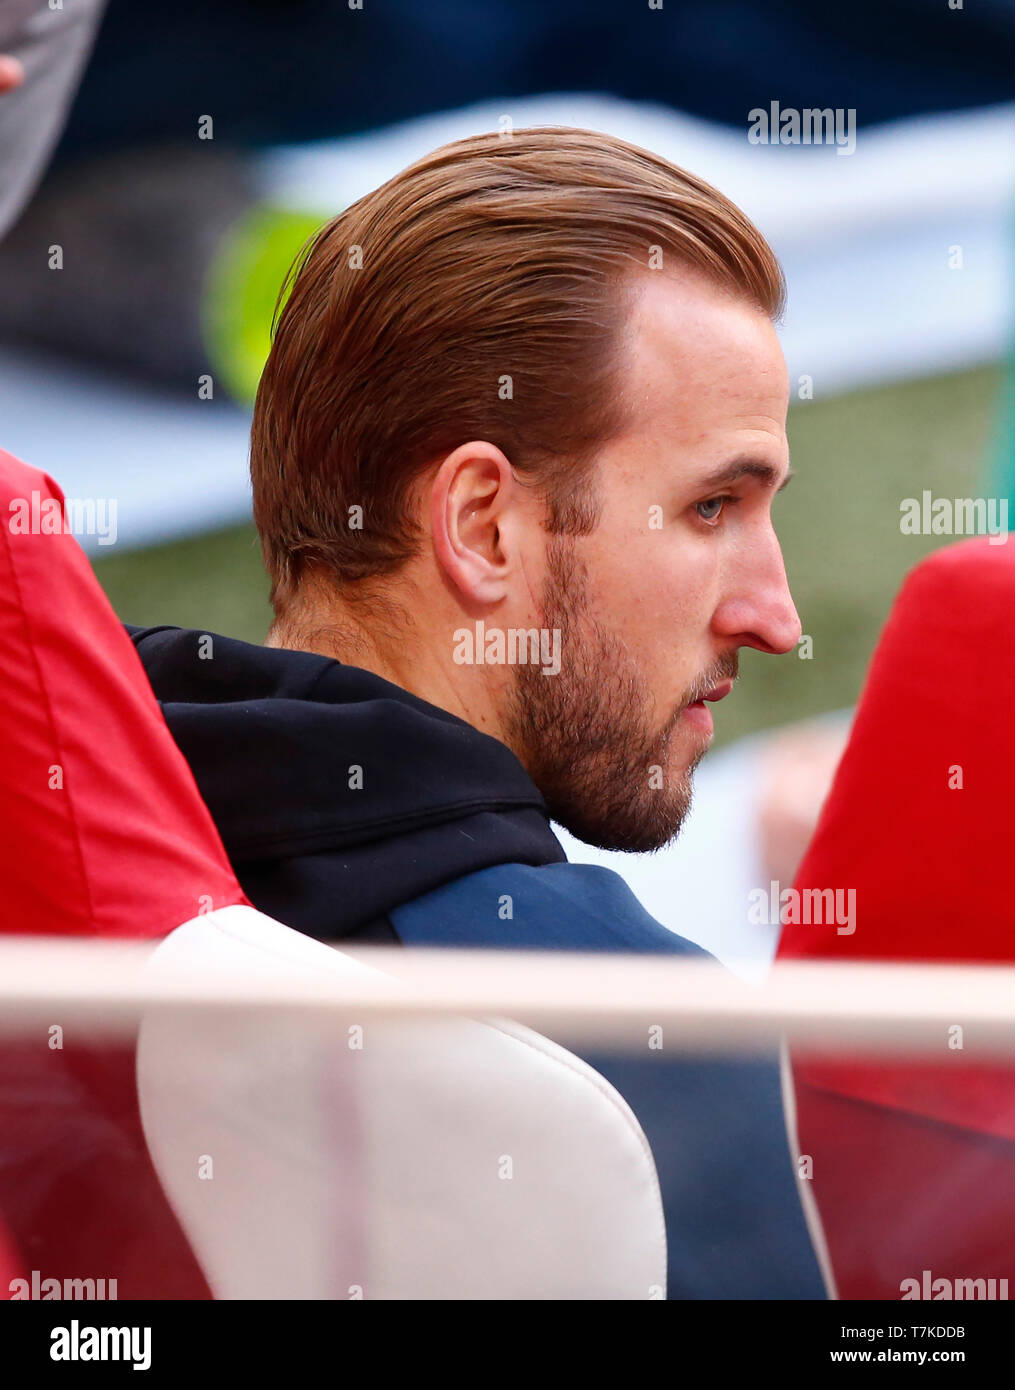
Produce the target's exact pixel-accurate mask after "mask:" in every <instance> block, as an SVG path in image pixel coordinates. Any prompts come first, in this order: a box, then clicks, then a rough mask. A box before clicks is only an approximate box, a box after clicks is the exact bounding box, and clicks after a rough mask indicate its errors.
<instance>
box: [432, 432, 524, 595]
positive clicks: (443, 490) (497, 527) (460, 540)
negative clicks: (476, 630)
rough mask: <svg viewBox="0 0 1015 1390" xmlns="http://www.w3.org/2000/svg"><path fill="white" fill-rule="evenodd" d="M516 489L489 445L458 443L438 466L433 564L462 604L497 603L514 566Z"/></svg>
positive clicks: (508, 468) (500, 456) (503, 460)
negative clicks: (442, 573)
mask: <svg viewBox="0 0 1015 1390" xmlns="http://www.w3.org/2000/svg"><path fill="white" fill-rule="evenodd" d="M520 500H521V499H520V490H519V486H518V482H517V480H516V478H515V476H514V473H513V471H512V469H511V465H510V463H508V461H507V459H506V457H505V456H504V454H503V453H502V452H501V451H500V449H498V448H497V446H496V445H495V444H490V443H488V442H486V441H473V442H472V443H470V444H462V445H460V446H459V447H458V448H457V449H455V450H454V452H453V453H450V454H448V456H447V458H446V459H445V460H444V462H443V463H442V464H441V465H440V467H439V468H438V470H437V473H436V476H435V477H434V481H433V486H432V488H431V492H430V530H431V535H432V536H433V544H434V551H435V553H436V556H437V562H438V564H439V565H440V567H441V569H442V570H443V571H444V574H445V575H446V576H447V579H448V580H449V582H450V583H451V584H452V585H453V586H454V588H455V589H456V590H457V591H458V593H459V594H460V595H461V597H462V598H464V599H465V600H466V601H467V602H470V603H474V604H479V605H484V606H485V605H487V604H492V603H498V602H500V600H501V599H503V598H504V597H505V596H506V595H507V592H508V581H509V577H510V574H511V571H512V569H513V568H514V567H515V565H516V564H517V559H518V557H517V554H516V553H515V545H516V542H517V540H518V535H517V528H518V526H519V524H520V522H521V517H520V515H519V503H520Z"/></svg>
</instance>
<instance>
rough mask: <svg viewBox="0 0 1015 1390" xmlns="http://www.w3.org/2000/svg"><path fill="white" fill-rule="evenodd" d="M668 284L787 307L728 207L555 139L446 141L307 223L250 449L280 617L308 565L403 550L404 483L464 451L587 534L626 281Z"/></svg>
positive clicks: (399, 557)
mask: <svg viewBox="0 0 1015 1390" xmlns="http://www.w3.org/2000/svg"><path fill="white" fill-rule="evenodd" d="M682 267H693V268H694V269H696V270H697V271H698V272H699V273H702V274H704V275H705V276H707V277H708V278H709V279H710V280H711V281H712V282H713V283H715V284H716V286H717V287H720V288H722V289H724V290H725V291H727V292H728V293H730V294H731V295H733V296H735V297H736V298H738V299H741V300H745V301H747V302H749V303H750V304H752V305H754V306H755V307H756V308H758V309H759V310H761V311H763V312H764V313H766V314H767V315H768V316H769V317H771V318H773V319H776V318H778V317H779V315H780V313H781V311H782V307H783V302H784V296H785V286H784V282H783V277H782V272H781V270H780V268H779V264H778V262H777V261H776V259H775V256H774V255H773V253H772V251H771V249H770V247H769V246H768V244H767V242H766V241H765V240H764V238H763V237H762V236H761V234H760V232H759V231H758V230H757V228H755V227H754V226H753V225H752V223H751V222H749V221H748V219H747V218H746V217H745V216H744V214H743V213H742V212H741V211H740V210H739V208H737V207H735V206H734V205H733V204H732V203H731V202H730V201H729V200H728V199H727V198H724V197H723V195H722V194H721V193H718V192H717V191H716V190H715V189H714V188H712V187H710V186H709V185H708V184H707V183H705V182H703V181H702V180H701V179H699V178H697V177H695V176H694V175H693V174H689V173H686V172H685V171H684V170H682V169H678V168H677V167H676V166H675V165H673V164H670V163H669V162H668V161H667V160H665V159H662V158H661V157H660V156H658V155H654V154H651V153H650V152H649V151H647V150H643V149H639V148H638V147H637V146H636V145H630V144H628V143H627V142H626V141H624V140H618V139H616V138H615V137H613V136H610V135H604V134H600V133H598V132H594V131H588V130H574V129H569V128H567V127H553V126H540V127H534V128H532V129H528V130H517V131H514V132H513V133H511V134H507V135H501V134H490V135H478V136H473V137H472V138H470V139H467V140H458V141H455V142H454V143H453V144H450V145H444V146H443V147H442V148H441V149H438V150H435V151H434V152H433V153H432V154H429V155H427V156H426V157H425V158H423V159H420V160H418V161H417V162H416V163H415V164H411V165H410V166H409V167H408V168H407V169H404V170H403V171H402V172H401V173H400V174H397V175H396V176H395V177H394V178H393V179H390V180H389V181H388V182H387V183H385V184H382V186H381V187H380V188H378V189H376V190H375V191H374V192H372V193H369V194H367V195H366V197H364V198H361V199H360V200H359V201H358V202H357V203H354V204H353V205H352V207H350V208H348V209H346V211H345V212H343V213H342V214H341V215H340V216H338V217H336V218H334V219H333V220H332V221H331V222H329V223H327V224H326V225H325V226H324V227H322V228H321V230H320V231H319V232H318V233H317V235H316V236H315V237H314V238H313V239H312V240H311V242H310V243H309V247H308V248H305V250H304V253H302V255H301V257H300V258H298V259H297V262H296V264H295V265H294V266H293V269H292V271H291V272H290V277H289V279H288V280H287V286H288V285H289V284H290V283H291V287H292V288H291V293H290V295H289V298H288V301H287V303H286V305H285V308H284V310H283V311H282V313H281V315H280V317H279V319H278V323H277V326H276V331H275V336H274V342H273V346H272V350H271V353H270V355H269V358H268V362H267V365H266V366H265V369H264V374H263V376H262V378H261V383H260V387H259V389H258V392H257V402H256V405H255V408H254V422H253V429H252V433H251V465H250V466H251V477H252V482H253V492H254V520H255V523H256V525H257V528H258V531H259V533H260V537H261V546H262V551H263V555H264V561H265V565H266V567H267V569H268V572H269V574H270V576H271V580H272V592H271V599H272V603H273V605H274V606H275V610H276V614H277V615H281V614H282V613H284V612H285V611H286V610H287V608H288V607H289V603H290V601H291V599H292V597H293V595H294V593H295V592H296V590H297V588H298V586H299V584H300V581H301V579H302V577H303V575H304V574H305V573H306V572H307V570H308V568H313V569H315V570H320V571H321V572H322V573H323V574H324V575H325V576H327V577H328V579H329V580H330V582H331V583H333V584H337V585H340V586H341V585H353V584H355V583H356V582H357V581H361V580H366V579H370V578H372V577H379V576H382V575H385V574H388V573H391V572H392V571H394V570H396V569H397V568H399V567H400V566H401V565H402V564H403V563H404V562H405V561H406V560H408V559H410V558H411V557H412V556H413V555H415V554H416V553H418V549H419V544H420V540H421V534H422V533H421V530H420V528H419V525H418V522H417V520H416V517H415V514H414V504H413V500H412V484H413V483H414V482H415V481H416V480H417V479H418V478H419V477H420V476H421V474H423V473H424V472H425V470H426V469H427V467H428V465H430V464H433V463H435V462H437V461H438V460H440V459H441V458H443V457H445V456H446V455H447V454H448V453H450V452H451V451H452V450H453V449H455V448H457V447H458V446H459V445H460V444H464V443H466V442H468V441H469V440H473V439H477V440H478V439H483V440H488V441H489V442H490V443H492V444H495V445H497V446H498V448H500V449H501V450H502V451H503V452H504V454H505V455H506V457H507V458H508V459H509V461H510V462H511V464H512V466H513V467H514V468H515V469H516V470H517V471H518V472H519V475H520V476H523V477H527V478H529V479H530V480H531V481H532V482H533V483H534V484H535V485H536V486H537V487H538V488H539V489H540V490H541V492H542V494H543V496H544V497H545V498H546V502H547V507H548V514H547V529H548V530H549V531H551V532H556V533H572V534H578V533H583V532H588V531H589V530H591V529H592V528H593V527H594V525H595V524H596V520H597V507H596V503H595V497H594V490H593V489H592V488H591V487H590V486H589V483H588V477H589V472H590V470H591V467H592V464H593V463H594V459H595V455H596V453H597V452H598V451H599V450H600V449H601V448H602V447H603V445H604V444H605V443H606V442H607V441H608V440H609V439H611V438H613V437H615V436H616V435H617V434H618V433H619V432H620V430H621V429H622V427H623V425H624V423H625V409H624V402H623V395H622V391H621V373H622V367H623V353H622V340H623V339H622V335H623V328H624V323H625V317H626V309H627V305H628V302H629V301H628V298H627V296H626V294H625V293H624V286H625V285H626V284H628V283H631V284H633V283H634V278H635V277H634V274H633V273H634V272H637V271H641V272H643V273H648V272H650V271H651V270H653V269H660V268H661V269H663V270H665V271H667V272H669V273H679V271H680V269H681V268H682ZM354 507H361V508H362V509H363V512H362V524H361V526H359V525H356V524H351V522H356V521H359V517H358V515H357V514H356V513H353V512H351V510H350V509H351V508H354Z"/></svg>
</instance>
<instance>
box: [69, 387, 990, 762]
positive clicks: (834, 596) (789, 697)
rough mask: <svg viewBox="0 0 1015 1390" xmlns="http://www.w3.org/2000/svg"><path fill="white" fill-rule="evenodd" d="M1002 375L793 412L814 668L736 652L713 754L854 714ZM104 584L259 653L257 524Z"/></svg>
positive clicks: (265, 613)
mask: <svg viewBox="0 0 1015 1390" xmlns="http://www.w3.org/2000/svg"><path fill="white" fill-rule="evenodd" d="M1001 380H1002V370H1001V368H1000V367H997V368H994V367H984V368H980V369H978V370H975V371H968V372H961V373H956V374H954V375H949V376H945V377H936V378H929V379H924V380H920V381H912V382H907V383H903V384H901V385H893V386H890V387H884V388H879V389H875V390H865V391H860V392H855V393H852V394H850V395H845V396H837V397H834V398H832V399H830V400H824V401H823V400H821V399H817V400H814V401H808V402H806V403H801V404H797V405H795V406H794V407H793V408H792V409H791V411H790V422H789V439H790V448H791V452H792V459H793V470H794V472H795V474H796V477H795V478H794V480H793V482H792V483H791V485H790V486H789V487H788V488H787V489H786V491H785V492H784V493H782V494H781V495H780V496H779V498H778V499H777V500H776V503H775V512H774V515H775V521H776V528H777V530H778V532H779V535H780V537H781V539H782V544H783V553H784V555H785V558H786V569H787V572H788V574H789V579H790V585H791V587H792V589H793V593H794V597H795V598H796V603H797V608H798V610H799V613H800V618H801V622H802V623H803V630H804V632H805V633H806V634H807V635H809V636H810V637H811V638H812V640H813V656H812V658H811V659H810V660H802V659H800V658H799V657H798V656H797V655H795V654H791V655H789V656H785V657H771V656H764V655H762V654H761V653H759V652H752V651H746V652H744V653H743V654H742V661H741V676H742V679H741V682H740V686H739V689H738V692H737V697H736V698H735V699H733V700H730V701H728V702H727V703H725V704H723V705H721V706H719V707H718V708H717V711H716V744H717V745H719V744H720V743H724V742H727V741H728V740H730V739H732V738H736V737H739V736H740V735H742V734H747V733H751V732H754V731H755V730H758V729H764V728H769V727H772V726H774V725H777V724H781V723H784V722H786V721H788V720H791V719H797V718H802V717H805V716H808V715H814V714H820V713H823V712H824V711H826V710H830V709H837V708H840V707H842V706H845V705H849V704H852V703H853V701H854V700H855V699H856V697H857V695H858V693H859V691H860V688H861V685H862V683H863V678H864V674H865V672H866V668H867V663H868V660H869V658H870V654H871V651H872V649H873V647H874V644H875V642H876V641H877V637H878V633H879V632H880V629H881V626H882V624H883V623H884V620H885V618H886V617H887V615H888V610H889V608H890V607H891V603H892V600H893V598H894V596H895V594H896V592H897V590H898V588H899V585H900V583H901V581H902V579H903V576H904V575H905V574H906V572H907V571H908V570H910V569H911V568H912V567H913V565H915V564H916V563H917V562H918V561H919V560H920V559H921V558H922V557H923V556H924V555H926V554H928V553H929V552H930V551H931V550H933V549H936V548H937V547H939V546H941V545H944V544H949V543H950V539H951V538H950V537H945V536H904V535H902V533H901V532H900V530H899V515H900V513H899V503H900V502H901V500H902V499H903V498H904V497H919V496H920V494H921V492H922V491H923V490H924V488H929V489H930V490H931V492H933V493H934V495H935V496H947V497H975V496H983V495H984V489H985V488H986V486H987V483H986V477H987V460H988V456H989V454H990V451H991V436H992V432H993V430H994V426H995V421H996V419H997V413H998V403H999V395H1000V389H1001ZM96 573H97V574H98V577H99V580H100V582H101V584H102V586H103V588H104V589H105V591H106V593H107V595H108V596H109V599H110V601H111V602H112V604H113V607H114V608H115V609H116V612H117V613H118V614H119V616H120V617H121V618H122V619H123V621H124V622H130V623H140V624H142V625H146V626H147V625H153V624H158V623H171V624H174V625H176V626H179V627H193V628H199V629H201V630H202V631H205V632H215V633H224V634H226V635H228V636H231V637H240V638H243V639H244V640H245V641H248V642H261V641H263V640H264V637H265V635H266V633H267V630H268V625H269V621H270V616H271V613H270V609H269V607H268V602H267V593H268V581H267V579H266V577H265V575H264V572H263V570H262V568H261V560H260V550H259V548H258V544H257V536H256V534H255V532H254V529H253V527H252V526H238V527H232V528H230V529H228V530H225V531H219V532H215V533H212V534H209V535H204V536H198V537H195V538H193V539H189V540H186V541H182V542H177V543H175V544H172V545H163V546H157V547H154V548H152V549H149V550H144V551H133V552H127V553H125V554H120V555H116V554H114V555H110V556H104V557H102V558H100V559H99V560H98V561H97V562H96Z"/></svg>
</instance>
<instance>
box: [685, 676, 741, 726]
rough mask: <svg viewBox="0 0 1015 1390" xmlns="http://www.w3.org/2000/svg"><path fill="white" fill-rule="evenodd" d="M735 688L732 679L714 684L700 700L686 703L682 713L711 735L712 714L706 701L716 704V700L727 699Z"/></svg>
mask: <svg viewBox="0 0 1015 1390" xmlns="http://www.w3.org/2000/svg"><path fill="white" fill-rule="evenodd" d="M732 689H733V682H732V681H731V680H725V681H720V682H719V684H718V685H713V686H712V688H711V690H706V691H705V693H704V695H703V696H702V697H701V699H700V700H694V701H692V703H691V704H689V705H685V706H684V708H683V709H682V710H681V714H682V715H683V716H684V717H685V718H686V719H689V720H690V721H691V723H692V724H696V725H698V726H699V727H700V729H701V731H702V732H703V733H705V734H708V735H709V736H711V734H712V714H711V712H710V711H709V710H707V709H706V708H705V702H706V701H708V702H709V704H714V703H715V701H716V700H725V698H726V696H727V695H728V694H729V693H730V691H731V690H732Z"/></svg>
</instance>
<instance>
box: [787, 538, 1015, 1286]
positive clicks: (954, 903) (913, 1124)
mask: <svg viewBox="0 0 1015 1390" xmlns="http://www.w3.org/2000/svg"><path fill="white" fill-rule="evenodd" d="M1006 539H1007V538H1006ZM1013 617H1015V545H1006V544H1002V545H994V544H991V543H990V541H989V540H988V539H978V540H973V541H968V542H964V543H961V544H958V545H955V546H951V547H949V548H947V549H944V550H941V551H938V552H937V553H936V554H934V555H933V556H931V557H930V558H929V559H928V560H925V561H924V562H923V563H922V564H921V565H919V566H918V567H917V568H916V569H915V570H914V571H913V573H912V574H911V575H910V576H909V578H908V579H907V581H906V583H905V585H904V587H903V589H902V591H901V593H900V595H899V598H898V600H897V602H896V604H895V606H894V608H893V610H892V613H891V616H890V618H889V620H888V623H887V626H886V628H885V631H884V633H883V635H882V638H881V641H880V644H879V646H878V648H877V651H876V653H875V655H874V659H873V662H872V665H871V668H870V672H869V675H868V678H867V682H866V686H865V689H864V692H863V696H862V698H861V700H860V704H859V707H858V709H857V713H856V719H855V723H854V726H853V731H852V734H851V737H850V741H849V744H848V746H847V749H846V752H845V754H844V755H843V758H842V762H841V764H840V766H839V769H838V772H837V774H836V778H835V781H834V785H833V787H832V790H831V793H830V795H829V797H828V800H827V802H826V804H825V807H824V810H823V812H822V816H821V819H820V822H819V824H818V828H817V831H816V833H815V836H814V839H813V841H812V843H811V846H810V848H809V851H808V853H807V856H806V858H805V860H804V862H803V864H802V865H801V868H800V871H799V874H798V877H797V882H796V887H797V888H798V889H800V890H806V889H822V888H829V887H831V888H843V889H847V890H848V889H854V888H855V890H856V930H855V932H854V933H853V934H852V935H846V934H843V935H840V934H839V933H838V932H837V931H836V930H835V928H834V927H829V926H819V925H792V926H787V927H786V928H785V931H784V935H783V939H782V943H781V947H780V956H781V957H782V958H784V959H789V958H800V957H810V958H824V959H829V960H846V961H858V960H868V961H906V962H917V961H922V962H941V963H944V962H950V961H951V962H969V963H972V962H980V963H998V964H1001V963H1004V964H1010V963H1011V962H1012V961H1013V960H1015V901H1013V899H1012V895H1011V885H1010V880H1009V868H1010V857H1011V844H1012V833H1011V826H1012V806H1011V799H1012V785H1011V776H1012V771H1011V770H1012V768H1013V767H1015V721H1013V719H1012V710H1013V708H1015V643H1013V642H1012V638H1011V633H1012V622H1013ZM963 1023H964V1020H963V1018H962V1016H961V1010H960V1011H959V1012H958V1014H957V1016H956V1018H955V1025H957V1026H958V1027H959V1028H962V1027H963ZM960 1041H961V1044H962V1046H961V1047H957V1046H955V1044H956V1043H957V1042H960ZM977 1041H978V1040H977V1036H976V1030H975V1028H973V1027H967V1028H965V1029H964V1030H963V1032H961V1033H955V1032H950V1033H949V1034H948V1035H944V1034H943V1035H942V1038H941V1057H940V1061H937V1062H934V1063H929V1062H928V1063H921V1064H918V1065H886V1064H877V1065H875V1064H870V1063H866V1064H861V1063H859V1062H856V1061H852V1060H848V1059H846V1060H843V1059H841V1058H815V1057H803V1056H800V1055H797V1054H794V1057H793V1071H794V1078H795V1083H796V1093H797V1106H798V1122H799V1138H800V1148H801V1152H803V1153H807V1154H809V1155H810V1156H811V1158H812V1160H813V1183H814V1195H815V1197H816V1199H817V1202H818V1206H819V1208H820V1212H821V1216H822V1220H823V1223H824V1227H825V1234H826V1237H827V1240H828V1245H829V1251H830V1254H831V1258H832V1263H833V1266H834V1270H835V1275H836V1281H837V1284H838V1290H839V1294H840V1296H841V1297H844V1298H879V1299H898V1298H900V1297H902V1296H903V1292H904V1291H908V1292H910V1293H911V1291H912V1285H907V1284H905V1283H904V1281H906V1280H908V1279H913V1278H915V1279H917V1280H921V1281H922V1277H923V1271H925V1270H928V1271H930V1277H931V1279H934V1278H944V1279H947V1280H949V1281H953V1280H955V1279H966V1278H978V1279H979V1278H982V1279H984V1280H989V1279H992V1278H993V1279H998V1280H999V1279H1010V1280H1012V1287H1013V1288H1015V1214H1013V1206H1012V1191H1013V1188H1015V1073H1013V1071H1012V1069H1011V1068H1005V1067H1002V1066H1000V1065H998V1064H996V1063H991V1062H990V1061H988V1060H987V1059H985V1058H984V1057H983V1056H982V1054H981V1055H980V1057H979V1058H978V1055H977ZM942 1287H943V1286H942ZM997 1287H999V1286H997Z"/></svg>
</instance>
